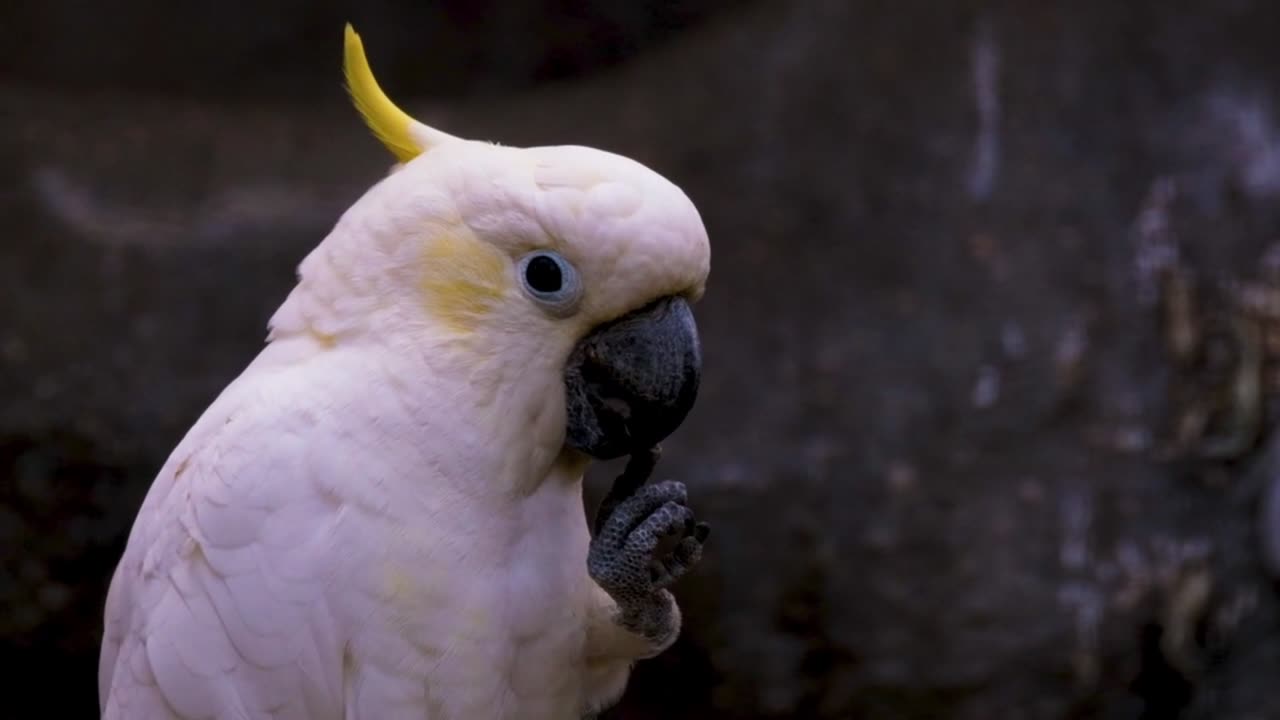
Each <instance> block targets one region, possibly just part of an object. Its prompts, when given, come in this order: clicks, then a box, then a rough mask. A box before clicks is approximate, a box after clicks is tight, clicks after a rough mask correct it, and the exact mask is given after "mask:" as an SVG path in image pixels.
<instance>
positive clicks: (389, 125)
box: [342, 23, 457, 163]
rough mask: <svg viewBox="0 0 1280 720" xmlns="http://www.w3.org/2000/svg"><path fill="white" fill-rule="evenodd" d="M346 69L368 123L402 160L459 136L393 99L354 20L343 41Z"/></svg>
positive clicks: (349, 88) (358, 107)
mask: <svg viewBox="0 0 1280 720" xmlns="http://www.w3.org/2000/svg"><path fill="white" fill-rule="evenodd" d="M342 72H343V75H345V76H346V79H347V92H349V93H350V94H351V100H352V102H353V103H354V104H355V106H356V110H359V111H360V116H361V117H363V118H364V121H365V124H366V125H368V126H369V129H370V130H372V131H373V134H374V135H375V136H377V138H378V140H380V141H381V142H382V144H383V145H385V146H386V147H387V149H388V150H390V151H391V153H392V154H393V155H395V156H396V159H397V160H399V161H400V162H402V163H404V162H409V161H410V160H412V159H414V158H415V157H417V156H419V155H421V154H422V153H424V152H426V151H427V150H430V149H431V148H433V147H435V146H436V145H439V144H440V143H443V142H448V141H450V140H456V139H457V138H455V137H453V136H452V135H449V134H447V133H443V132H440V131H439V130H435V129H433V128H430V127H427V126H426V125H424V124H422V123H420V122H418V121H417V120H414V119H413V118H412V117H410V116H409V115H408V113H406V112H405V111H403V110H401V109H400V108H398V107H396V104H395V103H393V102H391V98H389V97H387V95H386V93H384V92H383V91H382V88H381V87H380V86H379V85H378V81H377V80H376V79H374V77H373V70H372V69H370V67H369V59H368V58H367V57H365V54H364V43H362V42H360V36H359V35H357V34H356V31H355V28H353V27H351V23H347V27H346V32H345V36H344V41H343V59H342Z"/></svg>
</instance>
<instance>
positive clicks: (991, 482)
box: [0, 0, 1280, 720]
mask: <svg viewBox="0 0 1280 720" xmlns="http://www.w3.org/2000/svg"><path fill="white" fill-rule="evenodd" d="M348 20H350V21H352V22H353V23H354V24H355V26H356V28H357V29H358V30H359V31H360V32H361V34H362V36H363V38H364V41H365V45H366V48H367V50H368V53H369V56H370V60H371V62H372V65H373V67H374V69H375V71H376V72H377V74H378V76H379V77H380V79H381V81H382V84H383V86H384V87H385V88H386V89H387V91H388V92H389V94H390V95H391V96H392V97H393V98H395V99H396V100H397V101H399V102H400V103H401V104H402V105H403V106H404V107H406V109H408V110H410V111H411V112H412V113H413V114H415V115H417V116H418V117H421V118H422V119H424V120H425V121H427V122H429V123H431V124H434V125H437V126H439V127H440V128H442V129H444V130H446V131H448V132H451V133H456V134H461V135H466V136H470V137H475V138H484V139H491V140H497V141H500V142H502V143H503V144H509V145H527V144H555V143H575V144H588V145H595V146H599V147H602V148H605V149H608V150H612V151H615V152H620V153H623V154H626V155H630V156H632V157H635V158H636V159H638V160H640V161H642V162H644V163H646V164H649V165H650V166H652V167H653V168H655V169H656V170H658V171H659V172H661V173H663V174H665V175H667V176H668V177H670V178H671V179H673V180H674V181H675V182H677V183H678V184H679V185H681V186H682V187H683V188H685V190H686V191H687V192H688V193H689V195H690V196H691V197H692V198H693V200H694V201H695V202H696V203H697V204H698V206H699V207H700V209H701V211H702V213H703V216H704V218H705V220H706V223H707V226H708V229H709V232H710V234H711V238H712V244H713V249H714V250H713V264H712V277H711V283H710V287H709V291H708V293H707V296H706V298H705V300H704V301H703V303H702V304H701V305H700V306H699V308H698V317H699V322H700V323H701V327H702V330H703V333H704V341H705V353H706V372H705V384H704V388H703V391H702V395H701V398H700V401H699V404H698V406H697V408H696V409H695V410H694V412H693V414H692V415H691V416H690V419H689V421H688V422H687V423H686V425H685V426H684V428H683V429H682V430H681V431H680V432H678V433H677V435H676V436H675V437H674V438H672V439H671V440H670V441H668V442H667V443H666V453H665V455H664V460H663V463H662V465H661V466H660V475H662V476H664V477H676V478H679V479H682V480H684V481H686V482H687V483H688V485H689V486H690V489H691V496H692V502H693V503H694V505H695V507H696V508H697V510H698V511H699V512H700V514H701V515H702V517H704V518H705V519H707V520H709V521H710V522H711V523H712V524H713V525H714V526H715V533H714V535H713V537H712V540H711V546H710V549H709V554H708V557H707V559H706V561H705V562H704V563H703V566H702V567H701V569H699V570H698V571H697V572H696V573H695V574H694V575H693V576H691V577H689V578H688V579H687V580H685V581H683V582H682V584H681V586H680V587H679V590H678V595H679V596H680V599H681V602H682V604H683V607H684V612H685V628H684V632H683V635H682V637H681V639H680V641H679V643H678V644H677V645H676V646H675V647H674V648H673V649H672V650H670V651H669V652H667V653H665V654H664V655H662V656H660V657H659V658H656V659H654V660H650V661H646V662H644V663H642V664H641V665H640V666H639V669H638V671H637V673H636V675H635V677H634V680H633V681H632V683H631V685H630V688H629V690H628V692H627V695H626V697H625V698H624V700H623V701H622V703H621V704H620V706H619V707H617V708H616V709H615V710H614V711H612V712H611V713H610V715H609V716H608V717H609V718H614V719H620V718H626V719H635V720H639V719H642V718H643V719H649V718H676V719H679V718H746V719H756V718H869V719H870V718H889V719H900V720H912V719H930V720H933V719H937V720H1003V719H1005V718H1009V719H1013V720H1021V719H1024V718H1026V719H1029V720H1038V719H1042V718H1043V719H1045V720H1065V719H1067V718H1078V719H1084V718H1105V719H1107V720H1139V719H1142V720H1157V719H1172V718H1194V719H1197V720H1208V719H1223V720H1265V719H1269V718H1280V695H1277V693H1276V691H1275V685H1276V681H1277V678H1280V635H1278V634H1277V633H1278V632H1280V615H1278V611H1280V603H1278V602H1277V599H1278V597H1280V595H1278V593H1280V589H1278V588H1280V586H1278V585H1277V583H1276V580H1275V579H1276V577H1277V575H1278V574H1280V492H1278V491H1277V490H1276V489H1275V485H1276V481H1275V478H1276V477H1277V476H1280V473H1278V472H1277V470H1278V469H1280V468H1278V467H1277V465H1278V463H1280V443H1278V442H1277V441H1276V439H1275V438H1274V437H1273V425H1274V420H1275V417H1276V402H1275V399H1276V390H1277V389H1278V388H1280V382H1277V381H1278V380H1280V374H1277V367H1276V365H1275V364H1274V362H1273V361H1274V360H1275V359H1276V357H1277V356H1278V355H1280V106H1277V103H1280V42H1277V38H1280V4H1276V3H1274V2H1266V1H1265V0H1212V1H1210V0H1180V1H1177V2H1170V1H1169V0H1162V1H1160V2H1157V1H1156V0H1134V1H1132V2H1115V1H1114V0H1105V1H1104V0H1074V1H1072V2H1066V1H1061V2H1000V1H997V0H989V1H988V0H955V1H954V2H946V3H942V2H936V1H934V0H898V1H897V2H886V1H885V0H754V1H748V2H741V1H739V2H735V1H732V0H630V1H628V2H617V1H614V0H576V1H570V0H505V1H502V2H499V1H498V0H473V1H464V0H437V1H434V2H432V1H429V0H420V1H417V2H414V1H412V0H373V1H369V2H362V3H354V2H344V1H339V0H311V1H310V2H304V1H303V0H275V1H274V2H263V3H250V2H242V1H240V0H223V1H222V2H218V3H213V2H203V3H197V2H171V1H165V2H162V1H161V0H119V2H115V3H111V4H109V5H98V6H90V5H85V4H83V3H78V2H71V1H70V0H47V1H45V2H38V1H37V0H7V1H6V2H5V3H3V4H2V5H0V228H3V233H2V237H3V239H2V240H0V396H2V397H7V398H9V399H8V400H7V401H5V402H4V403H0V660H3V662H4V665H5V666H6V667H7V668H11V669H10V670H7V671H6V672H5V675H4V681H3V683H0V684H2V685H3V686H4V687H5V688H6V693H5V696H6V700H5V705H6V711H5V713H4V714H5V716H6V717H15V718H16V717H37V716H40V717H67V718H71V717H94V716H95V713H96V708H97V697H96V684H95V669H96V664H97V652H98V643H99V640H100V633H101V614H102V603H103V599H104V593H105V588H106V583H107V581H108V578H109V576H110V573H111V571H112V570H113V567H114V563H115V562H116V560H117V559H118V557H119V554H120V552H121V550H122V548H123V544H124V540H125V537H126V533H127V532H128V529H129V526H130V524H131V522H132V520H133V516H134V513H135V512H136V510H137V508H138V505H139V503H140V501H141V498H142V496H143V494H144V493H145V491H146V489H147V487H148V485H149V483H150V482H151V479H152V477H153V475H154V473H155V472H156V471H157V470H158V468H159V467H160V465H161V463H162V462H163V460H164V459H165V458H166V456H167V454H168V453H169V451H170V450H171V449H172V447H173V446H174V444H175V443H176V442H177V441H178V439H179V438H180V437H181V436H182V434H183V433H184V432H185V431H186V430H187V428H188V427H189V426H190V424H191V423H192V422H194V421H195V419H196V418H197V417H198V416H199V414H200V413H201V411H202V410H203V409H204V408H205V407H206V405H207V404H208V403H209V402H210V401H211V400H212V399H213V397H214V396H215V395H216V394H217V393H218V392H219V391H220V390H221V389H222V388H223V387H224V386H225V385H226V383H228V382H229V381H230V380H231V379H232V378H233V377H234V376H235V375H236V374H238V373H239V372H240V370H241V369H242V368H243V367H244V366H245V364H246V363H248V362H249V360H250V359H251V358H252V357H253V356H254V355H255V354H256V353H257V351H258V350H259V348H260V347H261V344H262V341H263V339H264V335H265V327H266V322H267V319H268V317H269V316H270V314H271V313H272V311H273V310H274V309H275V308H276V306H277V305H278V304H279V303H280V302H281V301H282V300H283V298H284V297H285V295H286V294H287V293H288V291H289V290H290V288H291V286H292V283H293V279H294V270H295V267H296V265H297V263H298V261H299V260H300V259H301V258H302V256H303V255H304V254H305V253H306V252H307V251H308V250H310V249H311V248H312V247H313V246H314V245H315V244H316V243H317V242H318V241H319V240H320V239H321V238H322V237H323V236H324V235H325V234H326V233H327V231H328V230H329V228H330V227H331V226H332V224H333V223H334V221H335V220H336V218H337V217H338V215H339V214H340V213H341V212H342V211H343V210H344V209H345V208H346V207H347V206H348V205H349V204H350V203H351V202H353V201H354V200H355V199H356V198H357V197H359V195H360V194H361V193H362V192H363V191H364V190H365V189H366V188H367V187H368V186H369V185H371V184H372V183H374V182H375V181H377V180H378V179H379V178H380V177H382V175H383V174H384V173H385V172H386V170H387V169H388V168H389V166H390V164H391V158H390V155H389V154H387V153H386V152H385V151H384V150H383V149H382V148H381V147H380V146H379V145H378V144H377V143H376V141H375V140H374V139H373V138H372V137H371V136H370V134H369V133H368V132H367V131H366V130H365V128H364V127H363V126H362V125H361V123H360V120H359V118H358V116H357V114H356V113H355V111H354V110H353V109H352V108H351V107H350V105H349V104H348V101H347V98H346V96H345V95H344V91H343V88H342V85H341V71H340V60H341V38H342V27H343V23H344V22H346V21H348ZM617 469H618V468H617V467H613V466H606V467H601V468H597V469H596V470H595V471H593V473H592V475H591V478H590V483H589V498H588V501H589V503H591V504H592V506H594V502H595V501H596V500H597V499H598V498H599V496H600V494H601V492H602V491H603V489H604V488H605V487H607V484H608V482H609V479H610V477H611V475H612V474H613V473H614V472H615V471H616V470H617ZM37 681H40V682H41V684H43V681H52V682H53V683H54V685H53V687H54V688H55V692H53V693H52V694H51V693H50V692H49V691H48V690H46V689H44V688H37V687H36V686H35V683H36V682H37ZM37 713H38V715H37Z"/></svg>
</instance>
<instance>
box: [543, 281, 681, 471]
mask: <svg viewBox="0 0 1280 720" xmlns="http://www.w3.org/2000/svg"><path fill="white" fill-rule="evenodd" d="M701 377H702V348H701V347H700V345H699V342H698V327H697V325H696V324H695V323H694V320H693V311H692V310H691V309H690V308H689V303H687V302H686V301H685V300H684V298H679V297H666V298H662V299H661V300H658V301H657V302H654V303H652V304H650V305H648V306H646V307H644V308H642V309H640V310H637V311H635V312H633V313H631V314H629V315H624V316H623V317H621V318H618V319H617V320H614V321H612V322H610V323H607V324H605V325H602V326H600V327H598V328H596V329H595V330H594V331H592V333H591V334H590V335H588V336H586V337H585V338H583V339H582V340H581V341H580V342H579V343H578V345H577V347H575V348H574V350H573V353H572V354H571V355H570V356H569V363H568V365H567V366H566V367H565V392H566V394H567V397H566V398H565V399H566V407H567V410H568V428H567V435H566V440H565V442H566V444H568V445H569V446H570V447H572V448H574V449H576V450H579V451H581V452H584V453H586V454H587V455H590V456H591V457H594V458H596V459H598V460H610V459H613V458H617V457H621V456H623V455H627V454H631V453H634V452H639V451H643V450H646V449H648V448H651V447H653V446H655V445H657V444H658V443H659V442H661V441H662V440H664V439H666V437H667V436H668V435H670V434H671V433H672V432H674V431H675V429H676V428H678V427H680V424H681V423H682V422H684V419H685V416H686V415H688V414H689V410H690V409H691V408H692V407H693V403H694V400H695V399H696V398H697V395H698V382H699V380H700V379H701Z"/></svg>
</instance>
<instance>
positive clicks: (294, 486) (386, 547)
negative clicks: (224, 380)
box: [99, 31, 707, 720]
mask: <svg viewBox="0 0 1280 720" xmlns="http://www.w3.org/2000/svg"><path fill="white" fill-rule="evenodd" d="M354 38H355V36H354V34H353V33H351V32H350V31H349V32H348V53H349V54H348V61H349V62H351V61H352V55H351V52H352V48H353V47H355V48H356V49H357V50H358V49H359V48H358V40H356V39H354ZM353 43H357V44H355V45H353ZM356 60H358V61H361V62H362V61H363V56H362V55H360V56H359V57H356ZM369 82H371V81H369ZM365 92H366V93H368V92H370V91H368V90H367V89H366V91H365ZM375 100H376V98H375ZM374 105H376V103H374ZM384 115H385V113H384ZM387 117H390V118H391V119H390V120H387ZM375 120H376V119H375ZM399 121H400V120H399V117H398V116H394V115H388V116H386V117H383V118H382V120H381V121H380V122H381V123H382V124H381V125H379V126H378V127H381V128H382V129H383V130H385V131H386V132H385V133H382V134H386V135H388V136H393V137H397V138H399V141H398V144H395V147H397V148H401V149H403V148H413V147H417V146H416V145H415V143H416V142H418V141H419V140H421V139H422V138H430V139H432V140H438V141H440V142H441V144H440V145H439V146H438V147H435V148H433V149H431V150H430V151H429V152H422V154H421V156H420V157H415V158H410V159H409V162H407V163H405V164H404V165H402V166H400V167H399V169H398V171H397V172H395V173H392V174H391V175H390V176H388V177H387V178H385V179H384V180H383V181H382V182H380V183H379V184H377V185H375V186H374V187H373V188H372V189H371V190H370V191H369V192H368V193H367V194H366V195H365V196H364V197H363V198H361V199H360V200H359V201H358V202H357V203H356V204H355V205H353V206H352V208H351V209H350V210H348V211H347V212H346V213H344V215H343V217H342V218H341V219H340V220H339V221H338V223H337V225H336V226H335V228H334V229H333V231H332V232H331V233H330V234H329V236H328V237H326V238H325V239H324V241H323V242H322V243H321V244H320V245H319V246H318V247H317V248H316V249H315V250H314V251H313V252H312V253H311V254H310V255H309V256H308V257H307V258H306V259H305V260H304V261H303V262H302V264H301V266H300V272H299V275H300V280H299V283H298V286H297V287H296V288H295V289H294V290H293V292H292V293H291V294H290V296H289V298H288V299H287V300H286V301H285V302H284V303H283V305H282V306H281V307H280V308H279V310H278V311H277V312H276V314H275V315H274V316H273V318H272V321H271V333H270V336H269V338H268V340H269V342H268V344H267V345H266V347H264V348H263V350H262V351H261V353H260V354H259V355H258V357H257V358H256V359H255V360H254V361H253V362H252V363H251V364H250V365H249V366H248V367H247V368H246V369H245V371H244V372H243V373H242V374H241V375H240V377H238V378H237V379H236V380H235V381H233V382H232V383H231V384H230V385H229V386H228V387H227V388H226V390H225V391H224V392H223V393H222V394H221V395H220V396H219V397H218V398H217V399H216V400H215V401H214V402H213V403H212V404H211V405H210V407H209V408H208V409H207V410H206V412H205V413H204V414H203V415H202V416H201V417H200V419H199V420H198V421H197V422H196V423H195V425H194V426H193V427H192V429H191V430H190V431H189V433H188V434H187V436H186V437H185V438H183V440H182V441H181V442H180V443H179V444H178V446H177V447H176V449H175V450H174V451H173V453H172V454H171V456H170V457H169V459H168V461H167V462H166V463H165V465H164V466H163V467H162V468H161V470H160V472H159V473H158V475H157V477H156V479H155V481H154V483H153V485H152V487H151V489H150V491H149V493H148V495H147V497H146V499H145V501H144V503H143V506H142V508H141V509H140V511H139V513H138V517H137V520H136V521H135V524H134V527H133V530H132V533H131V535H130V537H129V541H128V545H127V547H126V550H125V553H124V556H123V558H122V559H121V562H120V564H119V567H118V568H117V570H116V575H115V577H114V578H113V582H112V585H111V589H110V592H109V595H108V598H107V603H106V624H105V632H104V640H103V647H102V656H101V663H100V668H99V693H100V697H101V698H102V708H103V715H104V717H105V718H109V719H110V720H171V719H172V720H177V719H181V720H198V719H206V718H208V719H214V718H216V719H218V720H223V719H226V720H250V719H252V720H258V719H259V718H261V719H263V720H266V719H268V718H270V719H271V720H293V719H295V718H296V719H298V720H304V719H306V720H360V719H365V720H394V719H397V718H406V719H408V718H413V719H414V720H480V719H484V720H508V719H510V720H515V719H516V718H520V719H522V720H566V719H572V718H579V717H585V716H590V715H591V714H593V713H594V712H596V711H598V710H599V709H601V708H602V707H605V706H607V705H609V704H611V703H612V702H614V701H615V700H616V699H617V698H618V697H619V695H620V694H621V692H622V690H623V688H624V687H625V684H626V680H627V677H628V674H629V672H630V668H631V666H632V664H633V663H634V662H635V661H636V660H638V659H640V658H643V657H649V656H652V655H654V654H656V653H658V652H660V651H661V650H662V649H664V648H666V647H667V646H669V645H670V643H671V642H672V641H674V639H675V634H676V633H677V632H678V629H679V623H680V615H679V611H678V609H677V608H676V606H675V604H674V601H673V600H672V599H671V596H670V594H669V593H668V592H667V591H666V590H665V586H666V584H667V583H669V582H670V581H671V580H673V579H674V578H675V577H677V576H678V575H679V574H681V573H683V572H684V569H685V568H686V567H687V566H690V565H692V564H693V563H694V562H696V561H697V557H698V553H699V552H700V548H701V542H702V540H703V539H705V532H704V531H699V533H701V534H699V535H698V536H697V537H694V535H693V534H692V533H693V523H692V515H691V513H690V512H689V511H688V509H687V508H685V507H684V490H683V487H676V485H677V484H673V483H667V484H663V485H656V486H651V487H650V488H647V489H646V491H645V492H643V493H637V495H636V496H635V497H633V498H630V499H628V500H626V501H625V502H623V503H622V505H620V506H619V509H618V510H617V511H615V512H614V514H615V515H616V516H617V517H613V518H610V519H609V523H606V524H605V525H604V527H605V528H606V532H604V533H602V534H601V535H600V537H598V538H596V539H593V538H592V536H591V533H590V532H589V531H588V528H587V523H586V516H585V513H584V508H583V504H582V477H583V472H584V470H585V468H586V465H587V462H588V460H589V458H590V457H591V456H595V455H600V454H602V453H613V454H615V455H616V453H615V452H614V449H615V448H619V447H630V445H628V444H627V443H632V441H634V442H642V443H652V442H653V441H655V440H656V439H660V438H661V436H664V435H665V434H666V433H669V432H670V431H671V430H672V429H674V426H675V425H677V424H678V423H679V421H680V420H681V419H682V418H683V414H684V412H686V411H687V409H688V406H689V405H690V404H691V403H692V395H691V392H692V390H693V389H696V373H697V367H698V350H697V344H696V342H697V341H696V331H695V330H694V328H693V325H692V319H691V316H689V314H688V308H687V304H686V302H685V299H684V298H685V297H686V296H688V297H695V296H696V295H698V294H700V293H701V287H702V282H703V281H704V279H705V276H706V268H707V251H706V239H705V231H703V230H702V227H701V223H700V221H696V218H697V215H696V212H694V211H693V209H692V205H691V204H690V203H689V202H688V200H687V199H686V198H684V196H683V195H682V194H680V193H679V191H678V190H677V189H675V188H674V186H672V185H670V184H669V183H666V182H665V181H664V180H661V178H659V177H658V176H657V175H656V174H654V173H652V172H651V171H649V170H647V169H645V168H643V167H642V166H640V165H638V164H635V163H633V162H631V161H628V160H626V159H624V158H619V157H618V156H613V155H610V154H608V153H603V152H600V151H594V150H589V149H585V148H573V147H567V148H543V149H532V150H521V149H515V148H501V147H496V146H492V145H488V144H484V143H475V142H472V141H463V140H457V139H455V138H451V137H449V136H442V135H440V134H438V133H437V134H432V133H434V131H430V132H428V131H427V130H426V129H423V128H418V130H420V132H419V133H418V135H416V136H413V137H410V136H409V135H405V134H404V131H405V128H402V127H400V126H398V125H396V123H397V122H399ZM375 124H377V123H376V122H375ZM415 127H416V126H415ZM387 128H390V129H387ZM397 128H399V129H397ZM397 133H399V135H397ZM380 136H381V135H380ZM442 137H443V139H441V138H442ZM389 146H390V145H389ZM420 149H421V148H420ZM673 218H674V219H673ZM575 283H576V284H575ZM645 348H650V349H649V350H646V349H645ZM602 373H603V374H602ZM691 373H692V375H691ZM691 377H692V380H691V379H690V378H691ZM619 403H621V404H619ZM618 408H621V409H618ZM634 449H643V448H633V450H634ZM682 528H683V530H682ZM682 533H683V535H684V536H686V537H685V540H684V541H682V542H683V544H682V546H681V548H682V549H681V550H680V553H679V554H678V556H676V557H674V559H672V560H670V561H668V562H667V565H665V566H663V565H656V566H654V567H655V572H656V571H657V570H658V569H661V570H662V573H667V574H666V575H663V574H662V573H659V574H658V576H651V574H650V568H649V564H650V563H651V562H656V561H658V560H660V558H657V556H655V555H654V552H655V548H656V546H657V539H658V538H659V537H660V536H663V535H669V534H676V535H680V534H682ZM659 576H660V577H663V578H666V579H665V580H664V579H659V580H654V579H653V578H654V577H659Z"/></svg>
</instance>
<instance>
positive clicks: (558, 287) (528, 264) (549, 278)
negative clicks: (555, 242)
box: [516, 250, 582, 317]
mask: <svg viewBox="0 0 1280 720" xmlns="http://www.w3.org/2000/svg"><path fill="white" fill-rule="evenodd" d="M516 273H517V275H519V277H520V285H521V287H523V288H524V291H525V294H527V295H528V296H529V297H530V298H532V299H533V301H534V302H536V303H538V305H540V306H542V307H543V308H544V309H545V310H546V311H547V312H549V313H551V314H552V315H555V316H558V317H563V316H566V315H570V314H572V313H573V311H574V310H576V309H577V308H578V301H579V300H581V299H582V280H581V278H580V277H579V275H578V270H577V268H575V267H574V266H573V264H572V263H570V262H569V261H568V260H566V259H564V257H563V256H561V255H560V253H558V252H555V251H553V250H536V251H534V252H531V253H529V254H528V255H525V256H524V257H522V258H520V262H519V263H517V264H516Z"/></svg>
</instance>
